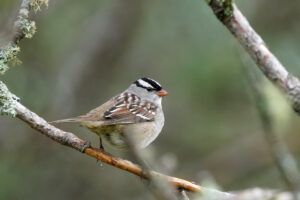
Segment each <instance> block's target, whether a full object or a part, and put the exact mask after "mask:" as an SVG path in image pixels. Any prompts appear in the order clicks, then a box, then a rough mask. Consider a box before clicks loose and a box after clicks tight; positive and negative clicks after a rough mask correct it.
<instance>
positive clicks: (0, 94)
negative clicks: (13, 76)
mask: <svg viewBox="0 0 300 200" xmlns="http://www.w3.org/2000/svg"><path fill="white" fill-rule="evenodd" d="M16 101H19V98H18V97H17V96H15V95H14V94H12V93H11V92H10V91H9V90H8V88H7V87H6V85H5V84H4V83H3V82H1V81H0V115H9V116H12V117H15V116H16V114H17V112H16V110H15V107H16Z"/></svg>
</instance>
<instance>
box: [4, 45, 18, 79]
mask: <svg viewBox="0 0 300 200" xmlns="http://www.w3.org/2000/svg"><path fill="white" fill-rule="evenodd" d="M19 52H20V48H19V47H18V46H17V45H15V44H11V43H10V44H8V45H7V46H5V47H4V48H0V75H3V74H4V73H5V72H6V71H7V70H8V62H11V61H13V62H15V63H18V62H19V61H18V59H17V54H18V53H19Z"/></svg>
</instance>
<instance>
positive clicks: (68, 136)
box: [15, 102, 202, 192]
mask: <svg viewBox="0 0 300 200" xmlns="http://www.w3.org/2000/svg"><path fill="white" fill-rule="evenodd" d="M15 109H16V112H17V117H18V118H19V119H21V120H23V121H24V122H26V123H27V124H29V125H30V126H31V127H32V128H33V129H36V130H37V131H39V132H40V133H42V134H44V135H45V136H47V137H49V138H51V139H52V140H54V141H56V142H58V143H60V144H63V145H66V146H68V147H71V148H73V149H76V150H78V151H81V152H83V153H85V154H87V155H89V156H91V157H93V158H96V159H97V160H100V161H102V162H104V163H107V164H109V165H111V166H114V167H117V168H119V169H122V170H125V171H128V172H130V173H132V174H135V175H137V176H139V177H142V178H145V179H148V176H147V175H146V174H145V173H143V170H142V169H141V168H140V167H139V166H138V165H136V164H133V163H132V162H130V161H128V160H123V159H120V158H117V157H114V156H112V155H110V154H108V153H106V152H104V151H101V150H99V149H96V148H93V147H90V146H89V145H88V143H87V142H85V141H83V140H82V139H80V138H78V137H77V136H76V135H74V134H73V133H69V132H65V131H62V130H60V129H58V128H56V127H54V126H52V125H50V124H48V123H47V122H46V121H45V120H44V119H43V118H41V117H39V116H38V115H37V114H35V113H33V112H31V111H30V110H28V109H27V108H26V107H24V106H23V105H22V104H20V103H19V102H16V106H15ZM151 174H152V175H153V176H159V177H162V178H165V179H167V180H168V181H169V182H170V183H171V184H172V185H174V186H175V187H176V188H180V189H184V190H187V191H190V192H201V189H202V188H201V186H199V185H196V184H194V183H192V182H189V181H186V180H183V179H179V178H176V177H171V176H167V175H163V174H160V173H158V172H154V171H151Z"/></svg>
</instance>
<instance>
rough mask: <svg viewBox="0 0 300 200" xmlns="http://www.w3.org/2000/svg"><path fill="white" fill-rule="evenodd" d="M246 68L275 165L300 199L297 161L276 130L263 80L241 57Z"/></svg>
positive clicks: (299, 174)
mask: <svg viewBox="0 0 300 200" xmlns="http://www.w3.org/2000/svg"><path fill="white" fill-rule="evenodd" d="M241 59H242V61H243V65H244V68H245V74H246V77H247V80H248V83H249V84H248V85H249V86H250V88H251V91H252V93H253V96H254V101H255V104H256V108H257V111H258V113H259V117H260V119H261V122H262V127H263V130H264V133H265V136H266V141H267V143H268V146H269V149H270V152H271V155H272V157H273V159H274V161H275V164H276V166H277V168H278V170H279V172H280V174H281V176H282V179H283V180H284V182H285V183H286V185H287V187H288V188H289V189H290V190H291V191H292V193H293V195H294V199H299V197H298V193H297V191H298V190H299V186H300V173H299V170H298V167H297V164H296V163H297V162H296V159H295V158H294V157H293V155H292V154H291V153H290V152H289V149H288V147H287V146H286V144H285V142H284V141H283V139H282V138H281V137H280V136H279V135H278V134H277V133H276V131H275V130H274V123H273V120H272V116H271V113H270V110H269V109H268V108H269V105H268V100H267V99H266V96H265V93H264V91H262V90H263V87H261V86H262V85H263V83H262V80H261V79H260V78H259V77H258V74H256V73H255V72H254V71H253V69H252V68H250V67H248V66H249V65H250V63H248V62H247V61H246V58H244V57H241Z"/></svg>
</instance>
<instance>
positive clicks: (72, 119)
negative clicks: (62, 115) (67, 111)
mask: <svg viewBox="0 0 300 200" xmlns="http://www.w3.org/2000/svg"><path fill="white" fill-rule="evenodd" d="M81 121H82V119H81V118H79V117H74V118H69V119H60V120H55V121H52V122H49V123H50V124H59V123H76V122H81Z"/></svg>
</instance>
